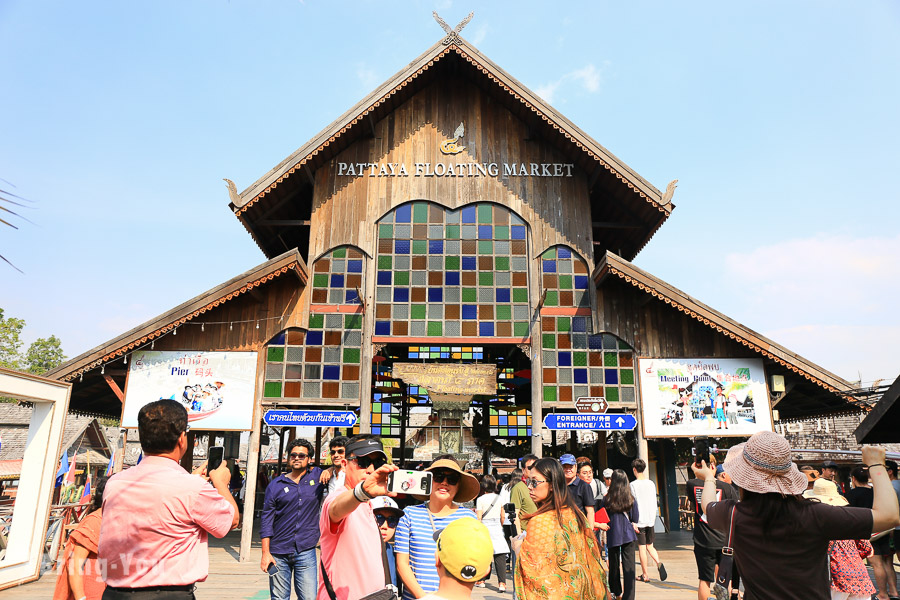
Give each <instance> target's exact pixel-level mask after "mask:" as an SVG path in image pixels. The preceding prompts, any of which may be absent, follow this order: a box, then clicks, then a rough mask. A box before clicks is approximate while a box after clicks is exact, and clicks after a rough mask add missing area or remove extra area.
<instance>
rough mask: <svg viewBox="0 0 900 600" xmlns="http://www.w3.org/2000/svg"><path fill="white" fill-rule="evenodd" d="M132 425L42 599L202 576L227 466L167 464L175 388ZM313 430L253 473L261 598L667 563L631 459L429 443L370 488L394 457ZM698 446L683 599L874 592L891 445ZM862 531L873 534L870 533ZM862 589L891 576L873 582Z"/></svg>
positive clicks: (502, 587)
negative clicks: (428, 450)
mask: <svg viewBox="0 0 900 600" xmlns="http://www.w3.org/2000/svg"><path fill="white" fill-rule="evenodd" d="M138 425H139V431H140V440H141V444H142V448H143V451H144V459H143V460H142V461H141V462H140V463H139V464H138V465H137V466H136V467H132V468H131V469H128V470H126V471H123V472H121V473H118V474H116V475H114V476H112V477H111V478H110V479H109V480H108V481H107V482H103V483H102V484H101V485H99V486H98V487H97V489H96V490H95V494H94V498H93V502H94V505H93V508H95V509H96V510H95V511H93V512H91V513H90V514H89V515H88V516H87V517H86V518H85V519H83V520H82V522H81V523H80V525H79V526H78V528H77V529H76V530H75V531H74V532H73V533H72V535H71V537H70V539H69V541H68V543H67V546H66V550H65V554H64V560H63V564H64V565H65V568H64V570H62V571H61V573H60V576H59V580H58V585H57V589H56V594H55V596H54V597H55V598H56V599H58V600H62V599H63V598H68V599H71V600H93V599H94V598H101V597H102V598H103V599H105V600H114V599H124V598H128V599H130V600H145V599H150V598H153V599H169V598H172V599H188V598H194V587H195V584H196V583H197V582H201V581H204V580H206V578H207V576H208V569H209V558H208V552H207V536H208V534H212V535H214V536H216V537H223V536H224V535H225V534H226V533H228V531H230V530H231V529H233V528H234V527H236V526H237V524H238V519H239V512H238V507H237V505H236V503H235V501H234V499H233V497H232V494H231V493H230V491H229V489H228V484H229V481H230V479H231V472H230V471H229V469H228V467H227V466H226V465H224V464H223V465H222V466H220V467H219V468H217V469H215V470H213V471H211V472H208V473H207V472H206V469H205V467H201V468H200V469H198V470H197V471H196V472H195V473H193V474H192V473H188V472H186V471H185V470H184V469H182V468H181V466H180V464H179V461H180V459H181V458H182V456H183V455H184V454H185V452H186V450H187V436H186V432H187V430H188V424H187V413H186V411H185V409H184V407H183V406H182V405H181V404H180V403H178V402H175V401H172V400H160V401H158V402H153V403H150V404H148V405H146V406H145V407H144V408H142V409H141V411H140V413H139V416H138ZM329 449H330V453H331V462H332V466H331V467H329V468H328V469H325V470H322V469H320V468H318V467H316V466H313V465H312V462H313V458H314V453H313V447H312V445H311V444H310V443H309V442H308V441H306V440H302V439H297V440H294V441H292V442H291V443H290V444H289V445H288V449H287V453H288V464H289V466H290V470H289V471H287V472H285V473H283V474H281V475H279V476H278V477H276V478H274V479H272V481H271V482H270V483H269V484H268V486H267V487H266V490H265V499H264V502H263V506H262V519H261V524H260V537H261V541H262V543H261V545H262V558H261V563H260V568H261V570H262V571H264V572H266V573H267V574H268V578H269V592H270V595H271V598H273V600H276V599H277V600H281V599H284V600H290V597H291V592H292V588H293V591H294V592H295V593H296V595H297V597H298V598H300V599H301V600H312V599H313V598H315V599H316V600H391V599H394V598H397V597H398V594H399V595H400V596H402V598H404V600H412V599H424V600H464V599H467V598H470V597H471V595H472V593H473V589H475V588H476V587H484V586H485V585H491V586H492V587H493V586H494V585H495V584H494V583H493V579H494V578H496V587H495V589H496V591H497V592H499V593H510V592H511V596H512V597H513V598H516V599H518V600H537V599H551V600H556V599H559V600H562V599H569V598H571V599H578V600H605V599H607V598H610V599H611V598H616V599H622V598H624V599H626V600H633V598H635V595H636V590H637V582H647V581H650V579H651V574H653V575H654V576H658V578H659V579H660V580H665V579H666V578H667V576H668V574H667V572H666V567H665V565H664V564H663V563H662V561H661V559H660V556H659V553H658V552H657V550H656V548H655V547H654V541H655V540H654V528H655V524H656V521H657V490H656V487H655V484H654V483H653V481H652V480H650V478H649V477H648V472H647V464H646V463H645V462H644V461H643V460H641V459H636V460H634V461H633V463H632V465H631V471H632V472H631V475H632V477H629V475H628V474H626V473H625V471H624V470H621V469H616V470H610V469H605V470H604V471H603V472H602V478H601V479H595V478H594V474H595V473H594V469H593V466H592V465H591V462H590V460H588V459H587V458H586V457H579V458H576V457H575V456H573V455H571V454H564V455H563V456H561V457H559V458H558V459H556V458H538V457H536V456H534V455H527V456H525V457H523V458H522V459H521V460H520V461H519V467H520V469H516V470H515V471H514V472H513V473H511V474H508V475H506V476H499V477H495V476H494V475H485V476H481V477H477V476H475V475H474V474H472V473H468V472H466V471H465V470H464V469H463V468H462V467H461V465H460V464H459V463H458V462H457V461H456V460H455V459H454V457H453V456H451V455H443V456H439V457H437V458H436V459H434V460H433V461H432V462H431V463H430V464H429V465H428V466H427V467H425V466H423V467H424V469H425V470H427V471H429V472H430V473H431V481H432V486H431V490H430V493H428V494H427V495H422V496H419V495H405V494H401V495H398V494H394V493H392V492H390V491H389V480H390V476H391V473H392V472H394V471H396V470H397V467H396V466H395V465H392V464H390V463H389V461H388V457H387V455H386V453H385V450H384V447H383V445H382V443H381V441H380V439H379V438H378V437H377V436H374V435H369V434H361V435H357V436H354V437H351V438H349V439H348V438H344V437H337V438H334V439H332V440H331V442H330V445H329ZM699 458H700V459H704V458H708V460H700V461H699V462H698V463H695V464H693V465H692V466H691V469H692V472H693V475H694V478H692V479H691V480H690V481H689V482H688V493H689V497H690V498H692V500H693V503H694V505H695V506H696V511H697V515H698V521H697V525H696V527H695V528H694V542H695V550H694V554H695V557H696V559H697V569H698V576H699V580H700V585H699V587H698V598H699V599H700V600H707V599H708V598H709V597H710V596H711V595H713V594H714V595H715V597H717V598H728V596H729V594H730V595H731V598H736V597H738V595H739V593H740V590H744V592H745V594H746V595H745V598H747V599H748V600H757V599H761V600H767V599H770V598H771V599H775V598H779V599H781V598H813V599H817V600H818V599H826V598H840V599H842V600H843V599H848V598H849V599H852V600H857V599H861V598H869V597H870V596H871V594H873V593H875V589H874V588H873V587H872V586H871V582H870V581H869V580H868V577H867V574H866V570H865V567H864V565H863V564H862V558H864V557H866V556H868V555H871V554H872V552H873V546H875V545H879V546H885V544H886V546H885V547H887V548H888V549H890V548H891V542H890V539H891V536H892V532H893V528H895V527H900V512H898V496H900V483H898V482H897V481H896V477H895V476H896V464H892V463H890V462H886V461H885V453H884V450H883V449H880V448H874V447H866V448H864V450H863V464H864V468H863V469H860V470H856V471H854V475H853V482H854V487H853V488H852V489H851V490H846V491H845V494H844V495H842V494H841V493H840V492H841V491H842V490H839V488H838V486H837V485H836V484H835V482H834V481H832V480H830V479H829V478H828V477H826V476H821V475H820V474H819V472H818V471H817V472H816V477H815V478H813V479H811V477H812V476H811V475H807V474H805V473H803V472H801V471H800V470H799V469H798V467H797V465H795V464H794V463H793V462H792V461H791V449H790V447H789V445H788V443H787V441H786V440H785V439H784V438H783V437H781V436H779V435H778V434H775V433H771V432H761V433H758V434H756V435H754V436H752V437H751V438H750V440H749V441H748V442H746V443H744V444H739V445H737V446H735V447H733V448H731V449H730V450H729V452H728V455H727V457H726V459H725V461H724V464H723V465H719V466H717V465H716V464H715V459H714V457H713V456H712V455H710V456H709V457H705V456H701V457H699ZM824 471H825V469H823V472H824ZM498 475H499V474H498ZM891 479H894V481H893V482H892V481H891ZM856 490H858V491H856ZM873 532H875V533H879V532H887V533H886V534H885V535H882V536H880V537H877V538H875V540H874V541H872V542H871V543H870V540H871V535H872V534H873ZM884 538H887V539H888V542H886V543H885V542H881V541H879V540H882V539H884ZM636 556H637V560H639V563H640V567H641V569H640V571H641V572H640V574H638V573H637V564H636ZM881 556H884V554H882V555H881ZM891 558H892V557H890V556H889V555H888V558H887V559H885V560H886V561H887V562H888V564H891ZM653 566H655V567H656V569H655V573H653V570H652V567H653ZM510 570H511V573H512V577H511V579H512V583H511V587H512V589H511V590H509V589H508V587H507V583H508V578H507V574H508V572H509V571H510ZM891 574H893V570H892V567H891ZM891 579H893V578H891ZM648 589H649V588H648ZM877 593H878V597H879V599H883V600H887V599H888V598H889V597H893V596H894V595H896V590H893V589H891V588H890V584H889V583H887V582H885V583H884V584H882V583H879V589H878V592H877Z"/></svg>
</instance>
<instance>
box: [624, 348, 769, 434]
mask: <svg viewBox="0 0 900 600" xmlns="http://www.w3.org/2000/svg"><path fill="white" fill-rule="evenodd" d="M638 371H639V373H640V390H641V414H642V416H643V425H644V427H643V431H644V436H645V437H648V438H651V437H668V438H671V437H696V436H710V437H728V436H749V435H753V434H754V433H756V432H757V431H771V430H772V413H771V410H770V406H769V393H768V389H767V388H766V376H765V370H764V369H763V363H762V359H755V358H641V359H639V361H638Z"/></svg>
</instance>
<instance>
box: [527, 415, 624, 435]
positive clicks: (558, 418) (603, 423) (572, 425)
mask: <svg viewBox="0 0 900 600" xmlns="http://www.w3.org/2000/svg"><path fill="white" fill-rule="evenodd" d="M544 427H546V428H547V429H557V430H560V429H600V430H603V431H631V430H632V429H634V428H635V427H637V419H635V418H634V415H628V414H619V413H604V414H585V413H580V414H579V413H552V414H549V415H547V416H546V417H544Z"/></svg>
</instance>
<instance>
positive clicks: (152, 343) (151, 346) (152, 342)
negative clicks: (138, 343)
mask: <svg viewBox="0 0 900 600" xmlns="http://www.w3.org/2000/svg"><path fill="white" fill-rule="evenodd" d="M155 345H156V340H150V349H151V350H153V346H155Z"/></svg>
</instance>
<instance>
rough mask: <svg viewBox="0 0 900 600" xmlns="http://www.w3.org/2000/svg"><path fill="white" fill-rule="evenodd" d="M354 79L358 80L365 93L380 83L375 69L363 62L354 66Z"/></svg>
mask: <svg viewBox="0 0 900 600" xmlns="http://www.w3.org/2000/svg"><path fill="white" fill-rule="evenodd" d="M356 78H357V79H359V81H360V83H361V84H362V85H363V87H364V88H365V89H366V91H371V90H372V89H374V88H375V86H377V85H378V84H379V83H381V82H380V81H379V79H378V73H377V72H376V71H375V69H373V68H372V67H370V66H368V65H367V64H366V63H363V62H361V63H357V64H356Z"/></svg>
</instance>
